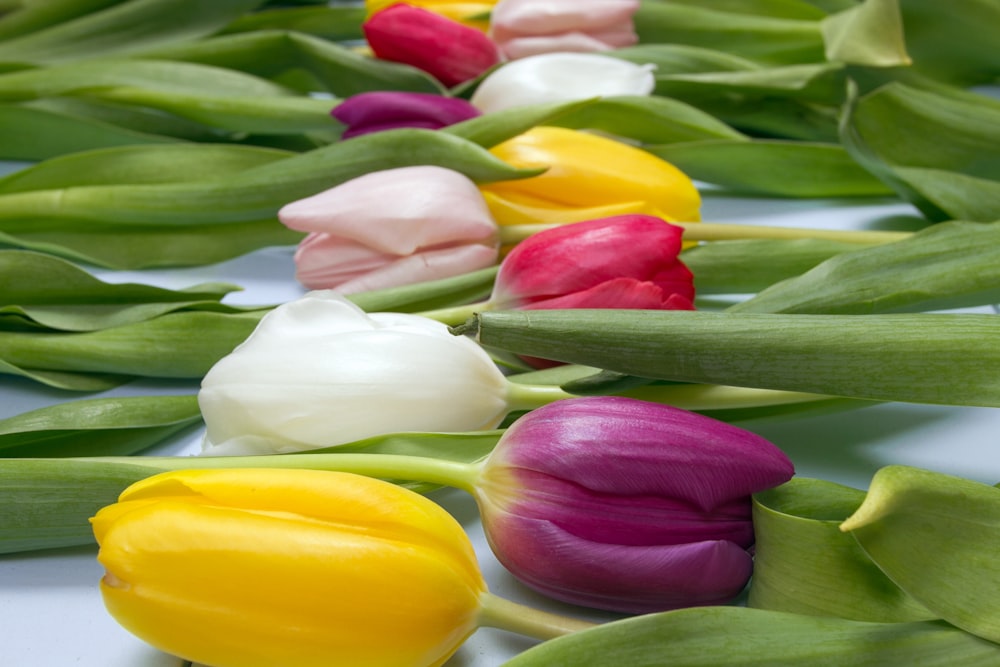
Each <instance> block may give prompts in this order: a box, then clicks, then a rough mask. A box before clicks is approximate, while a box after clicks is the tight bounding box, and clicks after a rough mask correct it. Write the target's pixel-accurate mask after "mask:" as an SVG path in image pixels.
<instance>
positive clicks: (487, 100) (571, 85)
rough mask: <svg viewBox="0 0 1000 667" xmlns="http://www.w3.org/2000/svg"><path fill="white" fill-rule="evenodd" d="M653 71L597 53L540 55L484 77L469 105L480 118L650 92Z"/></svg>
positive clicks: (648, 66) (510, 64)
mask: <svg viewBox="0 0 1000 667" xmlns="http://www.w3.org/2000/svg"><path fill="white" fill-rule="evenodd" d="M655 85H656V80H655V79H654V77H653V67H652V65H637V64H635V63H631V62H628V61H626V60H620V59H618V58H611V57H608V56H603V55H599V54H596V53H542V54H538V55H533V56H528V57H525V58H521V59H520V60H513V61H510V62H507V63H504V64H503V65H502V66H500V67H498V68H497V69H496V70H494V71H493V72H491V73H490V74H488V75H487V76H486V77H485V78H484V79H483V80H482V81H481V82H480V83H479V86H478V87H477V88H476V91H475V92H474V93H473V94H472V98H471V100H470V101H471V102H472V104H474V105H475V106H476V107H477V108H479V109H480V110H481V111H483V112H484V113H490V112H493V111H501V110H503V109H509V108H511V107H518V106H525V105H530V104H544V103H549V102H568V101H572V100H586V99H590V98H594V97H610V96H621V95H632V96H637V95H639V96H642V95H649V94H650V93H651V92H653V88H654V87H655Z"/></svg>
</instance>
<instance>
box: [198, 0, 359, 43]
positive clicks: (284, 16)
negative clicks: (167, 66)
mask: <svg viewBox="0 0 1000 667" xmlns="http://www.w3.org/2000/svg"><path fill="white" fill-rule="evenodd" d="M365 14H366V12H365V9H364V7H355V6H337V5H331V6H318V7H274V8H264V9H261V10H258V11H256V12H251V13H248V14H244V15H243V16H240V17H239V18H237V19H236V20H234V21H233V22H232V23H230V24H229V25H227V26H226V27H225V28H223V29H222V30H220V31H219V33H218V34H223V35H224V34H230V33H237V32H258V31H263V30H282V31H293V32H299V33H306V34H310V35H313V36H315V37H322V38H323V39H328V40H330V41H333V42H340V41H347V40H352V41H353V40H362V39H364V32H363V31H362V30H361V24H362V23H363V22H364V20H365Z"/></svg>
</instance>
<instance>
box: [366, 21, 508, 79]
mask: <svg viewBox="0 0 1000 667" xmlns="http://www.w3.org/2000/svg"><path fill="white" fill-rule="evenodd" d="M361 27H362V30H363V31H364V34H365V38H366V39H367V40H368V45H369V46H370V47H371V50H372V52H373V53H374V54H375V56H376V57H378V58H381V59H382V60H391V61H393V62H398V63H404V64H407V65H412V66H413V67H416V68H418V69H422V70H424V71H425V72H427V73H428V74H430V75H431V76H433V77H435V78H437V79H438V80H439V81H440V82H441V83H443V84H444V85H446V86H455V85H458V84H460V83H462V82H464V81H468V80H469V79H474V78H475V77H477V76H479V75H480V74H482V73H483V72H485V71H486V70H488V69H489V68H490V67H492V66H493V65H496V64H497V63H498V62H499V61H500V53H499V51H498V50H497V47H496V45H495V44H494V43H493V40H491V39H490V38H489V37H487V36H486V35H485V34H484V33H482V32H481V31H479V30H476V29H475V28H470V27H468V26H465V25H462V24H461V23H459V22H458V21H453V20H452V19H449V18H447V17H445V16H441V15H440V14H435V13H434V12H430V11H427V10H426V9H422V8H420V7H414V6H412V5H407V4H397V5H391V6H389V7H387V8H385V9H383V10H381V11H379V12H376V13H375V14H373V15H372V16H371V17H369V18H368V20H367V21H365V22H364V24H362V26H361Z"/></svg>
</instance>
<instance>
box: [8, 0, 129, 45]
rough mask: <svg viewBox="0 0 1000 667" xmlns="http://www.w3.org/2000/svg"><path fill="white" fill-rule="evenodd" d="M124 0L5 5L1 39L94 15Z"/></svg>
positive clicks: (75, 0) (51, 0)
mask: <svg viewBox="0 0 1000 667" xmlns="http://www.w3.org/2000/svg"><path fill="white" fill-rule="evenodd" d="M121 1H122V0H49V1H48V2H21V1H20V0H17V1H15V2H13V4H11V3H7V5H3V6H2V7H3V9H4V10H5V13H4V14H3V15H0V39H10V38H12V37H17V36H19V35H24V34H28V33H31V32H37V31H39V30H41V29H42V28H47V27H49V26H52V25H56V24H58V23H63V22H66V21H69V20H72V19H75V18H78V17H80V16H83V15H85V14H87V13H90V12H96V11H99V10H101V9H104V8H105V7H109V6H111V5H114V4H117V3H119V2H121Z"/></svg>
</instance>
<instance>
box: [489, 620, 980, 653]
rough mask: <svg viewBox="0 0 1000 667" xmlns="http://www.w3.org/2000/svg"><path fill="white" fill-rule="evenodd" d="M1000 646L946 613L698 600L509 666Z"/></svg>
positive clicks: (574, 638) (555, 645) (584, 635)
mask: <svg viewBox="0 0 1000 667" xmlns="http://www.w3.org/2000/svg"><path fill="white" fill-rule="evenodd" d="M998 664H1000V646H997V645H996V644H993V643H992V642H987V641H984V640H982V639H979V638H978V637H975V636H973V635H970V634H968V633H966V632H962V631H961V630H959V629H958V628H955V627H953V626H950V625H948V624H947V623H943V622H941V621H922V622H920V621H918V622H912V623H866V622H862V621H850V620H846V619H842V618H821V617H815V616H805V615H798V614H789V613H784V612H777V611H765V610H761V609H748V608H746V607H697V608H692V609H681V610H677V611H670V612H664V613H659V614H646V615H643V616H636V617H633V618H629V619H625V620H620V621H614V622H611V623H605V624H602V625H599V626H597V627H595V628H592V629H589V630H584V631H582V632H575V633H572V634H569V635H566V636H563V637H559V638H557V639H553V640H550V641H547V642H544V643H542V644H539V645H537V646H535V647H533V648H530V649H528V650H527V651H525V652H524V653H521V654H520V655H519V656H517V657H515V658H514V659H512V660H508V661H507V662H505V663H504V667H542V666H544V667H553V666H556V665H573V667H605V666H606V665H629V667H673V666H675V665H684V666H685V667H702V666H704V667H722V666H727V665H729V666H732V667H745V666H746V665H768V666H769V667H776V666H787V667H799V666H800V665H818V666H823V667H842V666H843V665H856V666H858V667H885V666H886V665H923V666H925V667H950V666H951V665H998Z"/></svg>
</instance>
